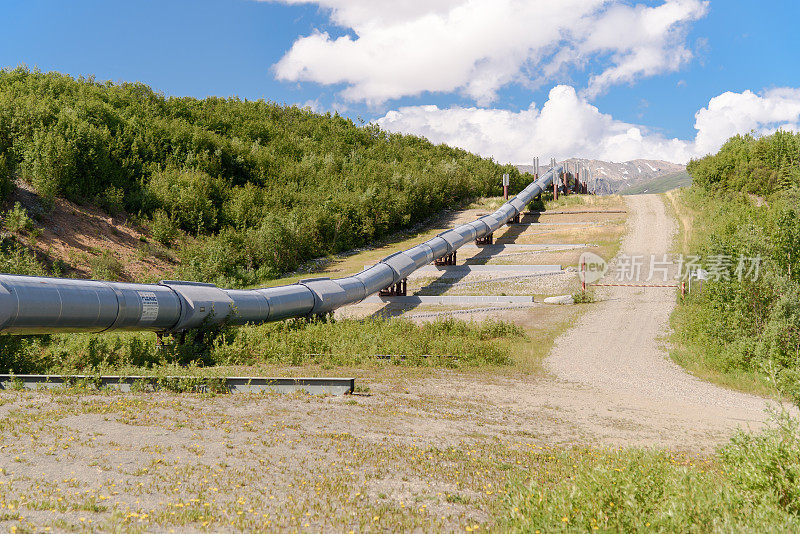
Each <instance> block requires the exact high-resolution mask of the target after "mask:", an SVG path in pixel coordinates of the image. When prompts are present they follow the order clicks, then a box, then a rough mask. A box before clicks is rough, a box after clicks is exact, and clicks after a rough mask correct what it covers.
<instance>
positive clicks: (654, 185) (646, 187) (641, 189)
mask: <svg viewBox="0 0 800 534" xmlns="http://www.w3.org/2000/svg"><path fill="white" fill-rule="evenodd" d="M690 185H692V177H691V176H689V173H688V172H686V171H683V172H675V173H672V174H667V175H666V176H662V177H660V178H656V179H655V180H650V181H649V182H645V183H643V184H636V185H633V186H630V187H626V188H625V189H623V190H621V191H620V192H619V194H620V195H640V194H642V193H666V192H667V191H672V190H673V189H677V188H679V187H688V186H690Z"/></svg>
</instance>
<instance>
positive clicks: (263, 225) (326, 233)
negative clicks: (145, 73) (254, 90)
mask: <svg viewBox="0 0 800 534" xmlns="http://www.w3.org/2000/svg"><path fill="white" fill-rule="evenodd" d="M0 154H3V155H5V157H6V158H7V161H6V162H7V164H8V167H9V168H13V169H14V171H15V172H17V170H18V174H19V176H20V177H21V178H22V179H23V180H26V181H27V182H29V183H31V184H33V185H34V187H35V189H36V190H37V191H38V193H39V195H40V196H41V198H42V200H43V202H44V203H45V204H46V205H50V206H52V205H53V202H54V199H55V198H57V197H66V198H69V199H72V200H74V201H76V202H85V201H87V200H96V201H97V202H98V203H99V204H100V205H101V206H103V207H104V208H105V209H107V210H109V211H111V212H117V211H121V208H122V206H124V209H125V210H126V211H127V212H129V213H135V214H141V215H142V216H143V217H144V218H147V219H150V218H152V219H153V220H154V221H155V220H157V224H156V226H158V224H161V223H164V222H166V221H165V219H163V217H161V216H159V215H157V210H164V212H165V213H166V214H167V215H168V216H169V218H170V220H171V221H172V222H173V223H174V224H176V225H177V226H178V227H179V228H182V229H183V230H185V231H186V232H188V233H190V234H192V235H195V236H198V237H200V238H201V239H200V246H208V247H209V248H210V249H213V250H214V253H215V255H216V257H215V258H214V259H211V260H206V259H204V258H203V256H202V255H201V254H198V253H197V250H190V251H188V252H187V256H189V257H190V258H191V262H192V266H191V267H190V268H189V270H188V271H187V272H189V273H193V274H197V275H200V276H202V278H201V280H205V281H213V280H218V279H223V280H228V281H230V282H231V283H235V284H237V285H246V284H250V283H254V281H262V280H264V279H265V278H269V277H275V276H278V275H279V274H281V273H282V272H284V271H285V270H286V269H292V268H294V267H295V266H297V265H298V264H299V263H302V262H305V261H308V260H310V259H312V258H315V257H320V256H326V255H329V254H335V253H338V252H342V251H345V250H348V249H352V248H354V247H360V246H364V245H365V244H367V243H369V242H371V241H373V240H375V239H376V238H381V237H383V236H386V235H387V234H390V233H393V232H396V231H397V230H400V229H402V228H407V227H409V226H411V225H414V224H416V223H419V222H421V221H423V220H425V219H426V218H428V217H430V216H431V215H433V214H434V213H435V212H437V211H439V210H441V209H442V208H444V207H448V206H453V205H454V204H458V203H463V202H466V201H468V200H469V199H471V198H474V197H478V196H485V195H491V194H495V195H496V194H499V193H500V185H499V184H500V179H499V177H500V175H502V174H503V173H504V172H507V173H509V174H510V175H511V181H512V184H513V185H514V187H515V188H519V187H521V186H522V184H527V183H528V182H529V181H530V176H529V175H527V176H523V175H521V174H520V173H519V171H518V170H517V169H516V168H515V167H513V166H510V165H508V166H500V165H497V164H496V163H494V162H493V161H491V160H490V159H484V158H480V157H478V156H475V155H473V154H470V153H468V152H465V151H463V150H460V149H455V148H451V147H448V146H445V145H434V144H432V143H430V142H428V141H427V140H425V139H422V138H419V137H414V136H410V135H400V134H389V133H387V132H384V131H381V130H380V128H378V127H377V126H375V125H365V126H361V125H357V124H354V123H353V121H351V120H349V119H347V118H344V117H341V116H338V115H330V114H326V115H318V114H314V113H311V112H309V111H308V110H303V109H300V108H297V107H293V106H280V105H277V104H274V103H271V102H265V101H242V100H239V99H236V98H230V99H219V98H207V99H204V100H197V99H194V98H165V97H164V96H163V95H160V94H158V93H156V92H154V91H153V90H151V89H150V88H149V87H147V86H145V85H143V84H130V83H121V84H113V83H98V82H95V81H94V80H92V79H80V80H75V79H73V78H70V77H69V76H64V75H61V74H58V73H41V72H36V71H33V72H32V71H29V70H28V69H26V68H24V67H23V68H17V69H13V70H4V71H0ZM163 229H164V230H165V232H160V231H158V229H157V233H158V234H159V237H157V239H158V240H159V241H161V242H163V243H167V242H171V241H172V240H173V239H174V235H173V232H172V231H171V229H169V228H168V227H167V226H164V227H163ZM206 239H207V241H206ZM187 242H189V241H187ZM250 242H254V243H258V245H259V246H261V245H264V246H269V247H270V249H269V250H260V249H258V248H257V247H256V246H250V247H248V250H246V251H245V252H243V253H237V250H238V249H239V248H240V247H241V246H242V244H247V243H250ZM189 243H190V245H189V246H190V247H191V246H193V245H192V244H191V242H189ZM231 253H233V254H231ZM222 254H224V255H226V256H229V257H225V258H223V257H221V255H222ZM218 264H219V265H220V268H221V269H222V270H221V271H216V270H215V269H216V266H217V265H218Z"/></svg>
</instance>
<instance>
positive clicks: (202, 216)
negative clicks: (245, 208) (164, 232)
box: [148, 167, 225, 235]
mask: <svg viewBox="0 0 800 534" xmlns="http://www.w3.org/2000/svg"><path fill="white" fill-rule="evenodd" d="M224 188H225V184H224V182H222V181H221V180H218V179H215V178H212V177H211V176H209V175H208V174H206V173H205V172H203V171H199V170H195V169H176V168H174V167H170V168H167V169H166V170H163V171H159V172H157V173H155V174H153V176H152V178H151V180H150V183H149V185H148V189H149V191H150V192H151V193H152V194H153V197H154V198H155V199H156V200H157V201H158V203H159V204H160V205H161V206H162V207H163V208H164V210H165V211H166V212H167V213H168V214H169V216H170V218H171V219H172V220H173V221H175V222H176V223H177V224H178V226H180V227H181V228H183V229H184V230H186V231H188V232H192V233H194V234H195V235H199V234H203V233H208V232H213V231H214V230H216V229H218V227H219V208H220V206H221V204H222V199H223V189H224Z"/></svg>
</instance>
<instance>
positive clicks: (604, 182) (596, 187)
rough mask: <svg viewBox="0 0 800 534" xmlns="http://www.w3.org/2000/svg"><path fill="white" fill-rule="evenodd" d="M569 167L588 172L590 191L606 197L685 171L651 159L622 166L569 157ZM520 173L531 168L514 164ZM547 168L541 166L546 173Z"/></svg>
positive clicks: (672, 164)
mask: <svg viewBox="0 0 800 534" xmlns="http://www.w3.org/2000/svg"><path fill="white" fill-rule="evenodd" d="M564 163H567V164H568V165H569V166H570V167H574V165H576V164H577V165H578V166H579V167H585V168H588V169H589V172H590V175H589V176H590V178H589V189H590V190H593V191H596V192H597V193H599V194H603V195H608V194H612V193H617V192H619V191H621V190H623V189H628V188H631V187H634V186H638V185H642V184H646V183H649V182H651V181H653V180H656V179H658V178H663V177H665V176H669V175H673V174H676V173H681V172H685V171H686V166H685V165H679V164H677V163H670V162H668V161H659V160H652V159H635V160H633V161H626V162H624V163H613V162H609V161H600V160H596V159H583V158H570V159H568V160H565V161H564ZM517 168H518V169H519V170H520V171H522V172H532V171H533V166H531V165H517ZM549 168H550V167H549V166H544V165H543V166H542V168H541V170H542V171H546V170H547V169H549Z"/></svg>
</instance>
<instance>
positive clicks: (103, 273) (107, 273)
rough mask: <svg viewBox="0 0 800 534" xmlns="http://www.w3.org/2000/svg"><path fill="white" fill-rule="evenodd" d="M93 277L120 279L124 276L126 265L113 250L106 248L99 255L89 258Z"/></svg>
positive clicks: (98, 278) (110, 279) (97, 278)
mask: <svg viewBox="0 0 800 534" xmlns="http://www.w3.org/2000/svg"><path fill="white" fill-rule="evenodd" d="M89 265H90V266H91V269H92V278H94V279H96V280H109V281H112V282H114V281H118V280H119V279H120V278H122V274H123V272H124V269H125V266H124V265H123V264H122V262H121V261H119V259H117V257H116V256H114V254H113V253H112V252H111V251H108V250H104V251H103V252H102V253H101V254H100V255H99V256H94V257H92V258H90V259H89Z"/></svg>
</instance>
